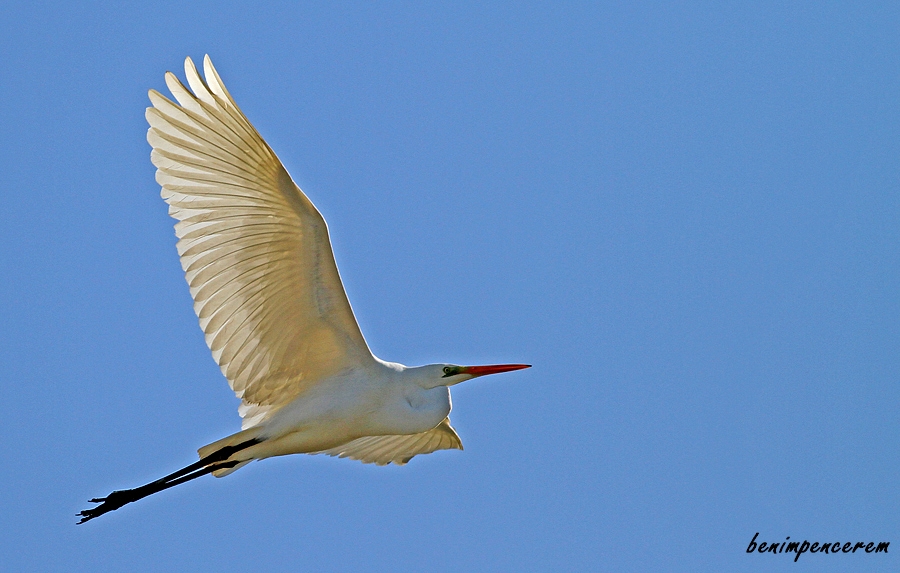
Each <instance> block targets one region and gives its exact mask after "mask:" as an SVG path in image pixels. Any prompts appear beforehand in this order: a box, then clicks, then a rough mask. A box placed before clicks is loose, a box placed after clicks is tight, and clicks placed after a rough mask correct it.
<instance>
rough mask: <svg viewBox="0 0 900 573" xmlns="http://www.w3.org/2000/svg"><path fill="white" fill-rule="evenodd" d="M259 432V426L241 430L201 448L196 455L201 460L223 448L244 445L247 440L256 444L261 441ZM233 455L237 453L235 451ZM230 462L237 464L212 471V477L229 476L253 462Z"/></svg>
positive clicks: (249, 460) (248, 460)
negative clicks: (198, 455)
mask: <svg viewBox="0 0 900 573" xmlns="http://www.w3.org/2000/svg"><path fill="white" fill-rule="evenodd" d="M260 430H261V428H260V427H259V426H257V427H253V428H247V429H246V430H241V431H240V432H238V433H236V434H231V435H230V436H228V437H225V438H222V439H221V440H217V441H215V442H213V443H211V444H208V445H205V446H203V447H202V448H200V449H199V450H197V453H198V454H200V459H203V458H205V457H207V456H211V455H213V454H214V453H215V452H218V451H222V450H223V449H224V448H229V447H233V446H236V445H237V444H242V443H246V442H248V441H249V440H257V443H259V441H261V440H259V439H258V438H259V434H260ZM234 453H237V451H235V452H234ZM231 461H237V463H235V464H234V465H232V466H230V467H221V468H218V469H216V470H213V472H212V475H214V476H215V477H217V478H218V477H225V476H227V475H228V474H230V473H231V472H233V471H236V470H237V469H239V468H242V467H244V466H245V465H247V464H249V463H250V462H251V461H253V460H252V459H247V460H231Z"/></svg>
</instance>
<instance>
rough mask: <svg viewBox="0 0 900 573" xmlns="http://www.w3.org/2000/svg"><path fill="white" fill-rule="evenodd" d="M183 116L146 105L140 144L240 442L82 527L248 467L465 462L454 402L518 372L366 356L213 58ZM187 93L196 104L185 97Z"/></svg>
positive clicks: (312, 240) (229, 441)
mask: <svg viewBox="0 0 900 573" xmlns="http://www.w3.org/2000/svg"><path fill="white" fill-rule="evenodd" d="M184 67H185V74H186V75H187V81H188V85H189V86H190V90H188V89H187V88H185V86H184V85H182V84H181V82H180V81H179V80H178V79H177V78H176V77H175V75H174V74H172V73H171V72H168V73H166V85H167V86H168V87H169V90H170V91H171V92H172V95H173V96H174V97H175V100H176V101H177V102H178V103H175V102H172V101H170V100H169V99H167V98H166V97H164V96H163V95H161V94H160V93H159V92H157V91H155V90H150V102H151V103H152V104H153V107H149V108H147V115H146V117H147V121H148V122H149V123H150V130H149V131H148V132H147V141H149V142H150V145H151V146H152V147H153V151H152V153H151V155H150V158H151V160H152V161H153V164H154V165H155V166H156V167H157V171H156V180H157V182H158V183H159V184H160V185H161V186H162V198H163V199H165V201H166V202H167V203H168V204H169V214H170V215H171V216H172V217H174V218H175V219H177V220H178V222H177V223H176V224H175V233H176V235H177V236H178V239H179V241H178V254H179V256H180V257H181V266H182V268H183V269H184V272H185V275H186V278H187V282H188V284H189V285H190V291H191V296H192V297H193V299H194V311H195V312H196V313H197V316H198V317H199V318H200V327H201V328H202V329H203V332H204V333H205V335H206V344H207V345H208V346H209V349H210V350H211V351H212V354H213V358H214V359H215V361H216V362H217V363H218V364H219V366H220V367H221V369H222V373H223V374H225V377H226V378H227V379H228V383H229V384H230V385H231V388H232V390H234V392H235V394H237V396H238V398H240V399H241V405H240V407H239V413H240V415H241V417H242V418H243V424H242V429H241V431H240V432H237V433H235V434H232V435H230V436H228V437H226V438H223V439H221V440H219V441H217V442H213V443H212V444H209V445H207V446H204V447H202V448H200V450H199V454H200V460H199V461H198V462H196V463H193V464H190V465H188V466H186V467H184V468H182V469H180V470H178V471H177V472H174V473H172V474H169V475H167V476H165V477H163V478H160V479H158V480H156V481H153V482H150V483H148V484H146V485H143V486H140V487H137V488H134V489H126V490H119V491H114V492H112V493H111V494H109V495H108V496H106V497H101V498H97V499H92V500H91V502H92V503H99V504H100V505H98V506H96V507H93V508H91V509H86V510H84V511H82V512H80V513H79V516H80V517H81V521H79V523H84V522H86V521H89V520H91V519H94V518H95V517H98V516H100V515H103V514H104V513H107V512H109V511H113V510H115V509H118V508H120V507H122V506H123V505H125V504H127V503H131V502H133V501H137V500H138V499H141V498H143V497H146V496H148V495H151V494H153V493H156V492H158V491H162V490H164V489H168V488H170V487H173V486H176V485H179V484H182V483H184V482H186V481H189V480H192V479H194V478H198V477H200V476H203V475H206V474H209V473H211V474H213V475H214V476H217V477H221V476H225V475H228V474H229V473H231V472H233V471H235V470H236V469H238V468H240V467H241V466H243V465H245V464H247V463H249V462H250V461H252V460H261V459H264V458H269V457H273V456H283V455H287V454H299V453H305V454H313V453H324V454H328V455H332V456H340V457H347V458H352V459H355V460H360V461H362V462H365V463H376V464H389V463H395V464H405V463H406V462H408V461H409V460H410V458H412V457H413V456H416V455H419V454H427V453H430V452H434V451H436V450H442V449H452V448H455V449H462V442H461V441H460V439H459V436H458V435H457V434H456V432H455V431H454V430H453V428H452V427H451V426H450V418H449V417H448V415H449V414H450V390H449V387H450V386H453V385H454V384H459V383H460V382H464V381H466V380H469V379H471V378H475V377H476V376H484V375H486V374H496V373H499V372H508V371H511V370H519V369H522V368H528V367H529V366H528V365H526V364H502V365H494V366H457V365H454V364H431V365H428V366H416V367H407V366H403V365H402V364H396V363H392V362H385V361H383V360H380V359H378V358H376V357H375V356H374V355H373V354H372V352H371V351H370V350H369V347H368V345H366V341H365V339H364V338H363V335H362V333H361V332H360V330H359V326H358V325H357V323H356V319H355V318H354V316H353V311H352V310H351V309H350V303H349V302H348V301H347V295H346V294H345V293H344V287H343V285H342V284H341V279H340V276H339V275H338V270H337V266H336V265H335V262H334V254H333V253H332V251H331V244H330V242H329V239H328V228H327V226H326V224H325V220H324V219H323V218H322V215H320V214H319V212H318V211H317V210H316V208H315V207H314V206H313V204H312V203H311V202H310V200H309V199H308V198H307V197H306V195H304V194H303V192H302V191H301V190H300V188H299V187H297V185H296V184H295V183H294V182H293V181H292V180H291V177H290V175H288V172H287V171H286V170H285V168H284V166H283V165H282V164H281V162H280V161H279V160H278V157H276V156H275V153H274V152H273V151H272V149H271V148H270V147H269V146H268V145H267V144H266V142H265V141H263V139H262V137H260V135H259V133H257V131H256V129H254V127H253V126H252V125H250V122H249V121H248V120H247V118H246V117H245V116H244V114H243V113H242V112H241V110H240V109H239V108H238V106H237V104H236V103H235V102H234V99H233V98H232V97H231V95H230V94H229V93H228V90H226V89H225V86H224V85H223V84H222V80H221V79H220V78H219V75H218V74H217V73H216V70H215V68H213V65H212V62H211V61H210V59H209V56H206V57H205V58H204V59H203V69H204V75H205V81H204V79H201V77H200V74H199V73H198V72H197V68H196V67H195V66H194V63H193V61H191V59H190V58H187V59H186V60H185V64H184ZM192 92H193V93H192Z"/></svg>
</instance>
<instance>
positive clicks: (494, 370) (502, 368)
mask: <svg viewBox="0 0 900 573" xmlns="http://www.w3.org/2000/svg"><path fill="white" fill-rule="evenodd" d="M524 368H531V364H491V365H489V366H463V367H462V372H461V373H462V374H469V375H470V376H472V377H475V376H486V375H488V374H500V373H501V372H512V371H513V370H522V369H524Z"/></svg>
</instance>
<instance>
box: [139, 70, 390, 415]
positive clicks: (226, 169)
mask: <svg viewBox="0 0 900 573" xmlns="http://www.w3.org/2000/svg"><path fill="white" fill-rule="evenodd" d="M203 68H204V73H205V76H206V79H205V81H204V79H203V78H202V77H200V74H199V72H198V71H197V68H196V66H195V65H194V62H193V61H192V60H191V59H190V58H188V59H186V60H185V75H186V78H187V84H188V86H189V88H190V89H188V87H185V85H184V84H182V83H181V82H180V81H179V80H178V78H177V77H176V76H175V75H174V74H172V73H166V85H167V86H168V88H169V91H170V92H171V93H172V96H173V97H174V98H175V101H174V102H173V101H172V100H170V99H168V98H167V97H165V96H163V95H162V94H160V93H159V92H157V91H155V90H150V92H149V95H150V103H151V104H152V107H150V108H147V114H146V116H147V122H148V123H149V124H150V129H149V130H148V131H147V141H148V142H149V143H150V145H151V147H153V151H152V152H151V154H150V159H151V161H152V162H153V164H154V165H155V166H156V168H157V172H156V180H157V182H158V183H159V184H160V186H161V187H162V191H161V196H162V198H163V199H164V200H165V201H166V203H168V204H169V214H170V215H171V216H172V217H173V218H175V219H176V220H177V221H178V222H177V223H176V224H175V234H176V236H177V237H178V239H179V241H178V254H179V257H180V258H181V265H182V268H183V269H184V272H185V278H186V279H187V282H188V285H189V287H190V292H191V297H192V298H193V299H194V310H195V312H196V313H197V317H198V318H199V319H200V326H201V328H202V329H203V332H204V334H205V338H206V343H207V345H208V346H209V348H210V350H211V351H212V354H213V358H214V359H215V360H216V362H217V363H218V364H219V367H220V368H221V369H222V372H223V374H225V377H226V378H227V379H228V383H229V384H230V386H231V388H232V389H233V390H234V392H235V394H237V396H238V397H239V398H241V399H242V403H241V407H240V408H239V412H240V414H241V416H243V417H244V427H245V428H247V427H250V426H252V425H255V424H258V423H259V422H261V421H263V420H265V419H266V418H267V417H268V416H269V415H271V413H272V412H274V411H275V410H277V409H278V408H280V407H281V406H283V405H284V404H287V403H288V402H290V401H291V400H293V399H294V398H296V397H297V396H299V395H300V394H301V393H302V392H303V391H304V390H306V389H308V388H310V387H311V386H313V385H314V384H315V383H316V382H317V381H318V380H321V379H323V378H325V377H328V376H332V375H334V374H336V373H338V372H340V371H342V370H344V369H347V368H353V367H358V366H362V365H364V364H365V363H367V362H368V361H372V360H373V358H372V355H371V352H370V351H369V349H368V346H367V345H366V342H365V339H364V338H363V336H362V333H361V332H360V330H359V326H358V325H357V323H356V319H355V318H354V316H353V311H352V310H351V308H350V304H349V302H348V301H347V295H346V294H345V292H344V287H343V285H342V284H341V280H340V276H339V274H338V271H337V266H336V264H335V262H334V255H333V253H332V251H331V243H330V240H329V238H328V227H327V225H326V224H325V220H324V219H323V218H322V216H321V215H320V214H319V212H318V210H316V208H315V206H313V204H312V203H311V202H310V201H309V199H308V198H307V197H306V196H305V195H304V194H303V192H302V191H301V190H300V189H299V188H298V187H297V186H296V185H295V184H294V182H293V181H292V180H291V178H290V176H289V175H288V174H287V171H286V170H285V169H284V167H283V165H282V164H281V162H280V161H279V160H278V158H277V156H276V155H275V153H274V152H273V151H272V149H271V148H270V147H269V146H268V145H267V144H266V142H265V141H264V140H263V139H262V137H261V136H260V135H259V133H258V132H257V131H256V129H254V127H253V126H252V125H251V124H250V122H249V121H248V120H247V118H246V116H244V114H243V112H241V110H240V108H238V106H237V104H236V103H235V102H234V99H233V98H232V97H231V94H230V93H228V90H227V89H226V88H225V85H224V84H223V83H222V80H221V78H220V77H219V74H218V73H217V72H216V70H215V68H214V67H213V65H212V62H211V61H210V60H209V56H207V57H206V58H204V61H203ZM176 102H177V103H176Z"/></svg>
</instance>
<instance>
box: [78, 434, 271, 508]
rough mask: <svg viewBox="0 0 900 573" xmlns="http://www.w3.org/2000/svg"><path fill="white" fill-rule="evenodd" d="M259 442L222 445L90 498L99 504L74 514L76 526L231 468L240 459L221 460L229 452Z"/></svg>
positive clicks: (227, 455)
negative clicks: (161, 472) (143, 480)
mask: <svg viewBox="0 0 900 573" xmlns="http://www.w3.org/2000/svg"><path fill="white" fill-rule="evenodd" d="M260 441H262V440H258V439H255V438H254V439H252V440H247V441H246V442H241V443H240V444H237V445H234V446H225V447H224V448H222V449H220V450H216V451H215V452H213V453H211V454H209V455H208V456H206V457H205V458H201V459H200V460H199V461H197V462H194V463H192V464H190V465H187V466H185V467H183V468H181V469H180V470H178V471H177V472H173V473H170V474H169V475H167V476H164V477H161V478H159V479H158V480H156V481H152V482H150V483H148V484H145V485H142V486H140V487H136V488H134V489H123V490H116V491H114V492H112V493H111V494H109V495H108V496H106V497H98V498H94V499H92V500H90V502H91V503H99V504H100V505H98V506H97V507H94V508H91V509H85V510H84V511H82V512H80V513H78V516H79V517H81V521H79V522H78V524H79V525H80V524H82V523H84V522H86V521H90V520H92V519H94V518H95V517H100V516H101V515H103V514H104V513H108V512H110V511H114V510H116V509H119V508H120V507H122V506H123V505H125V504H128V503H131V502H133V501H137V500H139V499H143V498H145V497H147V496H148V495H153V494H154V493H157V492H160V491H162V490H164V489H169V488H170V487H175V486H176V485H181V484H183V483H185V482H188V481H191V480H192V479H196V478H198V477H200V476H205V475H206V474H210V473H212V472H214V471H216V470H220V469H226V468H233V467H234V466H236V465H238V464H239V463H240V461H237V460H235V461H224V460H227V459H228V458H229V457H231V455H232V454H234V453H236V452H239V451H240V450H243V449H245V448H249V447H250V446H252V445H255V444H258V443H259V442H260Z"/></svg>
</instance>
